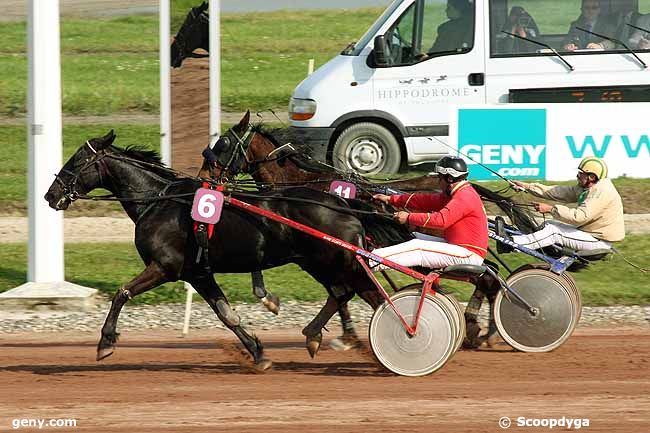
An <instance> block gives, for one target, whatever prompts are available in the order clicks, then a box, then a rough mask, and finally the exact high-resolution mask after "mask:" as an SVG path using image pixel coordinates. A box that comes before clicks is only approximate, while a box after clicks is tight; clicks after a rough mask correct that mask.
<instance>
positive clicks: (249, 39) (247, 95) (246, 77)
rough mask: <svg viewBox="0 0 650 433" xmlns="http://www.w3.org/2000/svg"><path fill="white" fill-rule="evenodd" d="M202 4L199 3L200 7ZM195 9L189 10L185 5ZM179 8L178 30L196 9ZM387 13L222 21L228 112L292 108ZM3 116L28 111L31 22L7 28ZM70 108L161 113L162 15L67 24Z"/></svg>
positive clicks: (0, 57) (2, 36)
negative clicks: (320, 68)
mask: <svg viewBox="0 0 650 433" xmlns="http://www.w3.org/2000/svg"><path fill="white" fill-rule="evenodd" d="M192 3H194V2H192ZM185 6H187V7H185ZM189 7H190V4H189V2H186V3H183V4H182V5H180V6H179V5H175V6H174V11H175V16H174V21H173V23H174V24H173V30H172V33H175V32H176V30H177V29H178V27H180V22H182V20H183V19H184V16H185V14H186V13H187V11H188V10H189ZM380 13H381V10H380V9H364V10H357V11H354V13H350V11H317V12H314V11H311V12H288V11H281V12H271V13H265V14H247V15H240V14H238V15H223V16H222V42H221V45H222V54H221V55H222V104H223V107H224V109H227V110H232V111H244V110H246V109H248V108H250V109H251V110H253V111H256V110H257V111H259V110H264V109H267V108H276V109H285V108H286V106H287V104H288V101H289V96H290V95H291V92H292V91H293V89H294V88H295V86H296V85H297V84H298V83H299V82H300V81H302V80H303V79H304V78H305V76H306V73H307V64H308V61H309V59H311V58H314V59H315V60H316V65H321V64H323V63H324V62H326V61H327V60H329V59H330V58H332V57H333V56H335V55H336V54H337V53H338V52H340V51H341V50H342V49H343V48H344V47H345V46H346V45H347V44H348V43H349V42H350V41H353V40H355V39H358V38H359V37H360V36H361V35H362V34H363V32H364V31H365V30H366V29H367V28H368V27H369V26H370V24H371V23H372V22H373V21H374V20H375V19H376V18H377V16H378V15H379V14H380ZM0 40H2V41H3V46H2V47H0V70H2V71H3V79H2V80H0V115H3V116H16V115H20V114H24V113H25V100H26V93H25V92H26V85H27V62H26V55H25V23H6V24H4V23H3V24H1V25H0ZM61 51H62V82H63V83H62V84H63V110H64V113H66V114H70V115H105V114H112V113H128V112H132V111H138V112H152V113H156V112H158V106H159V105H158V104H159V102H158V101H159V77H158V64H159V63H158V17H157V16H139V17H126V18H114V19H96V20H91V21H89V20H63V21H62V23H61Z"/></svg>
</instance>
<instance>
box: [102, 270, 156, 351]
mask: <svg viewBox="0 0 650 433" xmlns="http://www.w3.org/2000/svg"><path fill="white" fill-rule="evenodd" d="M167 281H168V279H167V277H166V276H165V273H164V272H163V270H162V269H161V268H160V266H159V265H158V264H157V263H155V262H152V263H150V264H149V265H148V266H147V267H146V268H145V269H144V271H142V272H141V273H140V274H139V275H138V276H137V277H135V278H134V279H132V280H131V281H129V282H128V283H127V284H125V285H124V286H122V287H120V288H119V289H117V292H115V295H114V296H113V301H112V302H111V309H110V311H109V312H108V316H106V320H105V321H104V326H103V327H102V336H101V339H100V340H99V343H98V344H97V361H100V360H102V359H104V358H106V357H107V356H110V355H112V354H113V351H114V350H115V343H116V342H117V338H118V336H119V335H120V334H119V333H118V332H116V329H117V319H118V317H119V316H120V311H121V310H122V307H123V306H124V304H126V302H127V301H128V300H129V299H132V298H133V297H134V296H137V295H139V294H141V293H144V292H146V291H148V290H151V289H153V288H154V287H158V286H159V285H161V284H163V283H165V282H167Z"/></svg>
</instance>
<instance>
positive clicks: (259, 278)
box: [251, 271, 280, 315]
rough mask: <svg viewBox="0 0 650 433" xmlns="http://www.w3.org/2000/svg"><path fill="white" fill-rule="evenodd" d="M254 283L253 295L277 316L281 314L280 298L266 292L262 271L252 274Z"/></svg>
mask: <svg viewBox="0 0 650 433" xmlns="http://www.w3.org/2000/svg"><path fill="white" fill-rule="evenodd" d="M251 279H252V283H253V295H255V296H257V298H258V299H259V300H260V301H262V304H263V305H264V306H265V307H266V309H267V310H269V311H270V312H271V313H273V314H275V315H277V314H278V313H279V312H280V298H279V297H277V296H276V295H274V294H273V293H271V292H269V291H268V290H266V287H265V285H264V276H263V275H262V271H255V272H251Z"/></svg>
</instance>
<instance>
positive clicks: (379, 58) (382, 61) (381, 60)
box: [373, 35, 388, 66]
mask: <svg viewBox="0 0 650 433" xmlns="http://www.w3.org/2000/svg"><path fill="white" fill-rule="evenodd" d="M373 52H374V55H375V65H377V66H387V65H388V44H387V43H386V36H385V35H379V36H376V37H375V46H374V51H373Z"/></svg>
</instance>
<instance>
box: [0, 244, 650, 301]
mask: <svg viewBox="0 0 650 433" xmlns="http://www.w3.org/2000/svg"><path fill="white" fill-rule="evenodd" d="M620 250H621V251H622V252H623V254H624V255H625V256H626V257H627V258H628V259H629V260H631V261H633V262H636V263H637V264H640V265H641V266H645V267H648V265H649V263H648V258H647V256H646V254H645V251H648V250H650V235H643V236H640V235H635V236H628V237H627V238H626V240H625V241H624V242H622V243H621V244H620ZM505 258H506V261H507V262H508V263H509V265H510V266H511V267H512V268H513V269H514V268H516V267H517V266H519V265H520V264H523V263H527V262H528V263H530V262H531V260H530V258H529V257H527V256H524V255H522V254H517V255H515V254H511V255H509V256H505ZM65 261H66V268H65V276H66V279H67V280H68V281H70V282H73V283H77V284H81V285H84V286H88V287H94V288H97V289H99V290H100V292H101V293H103V294H105V295H107V296H112V294H113V293H114V292H115V290H116V289H117V288H118V287H120V286H121V285H122V284H124V283H126V282H128V281H129V280H130V279H132V278H133V277H134V276H136V275H137V274H138V273H139V272H140V271H142V269H143V265H142V262H141V261H140V258H139V257H138V255H137V252H136V251H135V248H134V247H133V245H132V244H126V243H105V244H90V243H83V244H68V245H66V248H65ZM26 263H27V251H26V245H25V244H4V245H3V248H2V249H0V292H3V291H5V290H8V289H10V288H12V287H16V286H18V285H20V284H22V283H24V282H25V278H26V273H27V269H26V266H27V265H26ZM391 273H392V274H393V277H394V278H395V279H396V280H397V281H399V282H400V283H401V284H409V283H411V282H412V281H413V280H411V279H410V278H409V277H405V276H402V275H401V274H397V273H395V272H392V271H391ZM572 275H573V276H574V277H575V279H576V281H577V283H578V287H580V289H581V292H582V295H583V300H584V303H585V304H586V305H612V304H627V305H634V304H650V279H649V278H648V276H647V275H644V274H642V273H641V272H639V271H637V270H635V269H633V268H631V267H630V266H629V265H627V264H626V263H625V262H624V261H623V259H622V258H621V257H619V256H614V257H613V258H612V259H611V260H608V261H602V262H599V263H597V264H595V265H592V266H591V267H590V268H589V269H587V270H584V271H581V272H579V273H575V274H572ZM622 275H625V278H624V279H622V278H621V276H622ZM216 278H217V281H218V282H219V284H220V285H221V287H222V288H223V289H224V292H225V293H226V295H227V296H228V298H229V299H230V300H231V301H232V302H255V298H254V297H253V295H252V293H251V287H250V275H249V274H223V275H217V276H216ZM264 278H265V280H266V283H267V287H268V288H269V289H270V290H272V291H273V292H274V293H275V294H277V295H279V296H280V298H281V299H284V300H289V299H293V300H297V301H317V300H324V299H325V290H324V289H323V288H322V287H321V286H320V285H319V284H318V283H316V282H315V281H314V280H313V279H312V278H311V277H310V276H309V275H307V274H306V273H305V272H303V271H301V270H300V269H299V268H298V267H297V266H295V265H287V266H283V267H280V268H276V269H271V270H268V271H265V272H264ZM443 282H444V284H443V285H444V286H445V287H447V288H449V289H451V290H452V291H453V292H454V293H458V294H459V297H460V299H461V300H464V301H466V300H467V299H468V297H469V295H470V294H471V291H472V290H473V288H472V287H471V286H470V285H468V284H465V283H459V282H454V281H446V280H443ZM184 296H185V292H184V290H183V285H182V284H180V283H173V284H166V285H164V286H162V287H160V288H157V289H155V290H152V291H150V292H149V293H146V294H143V295H142V296H139V297H137V298H135V299H134V302H137V303H160V302H182V301H183V299H184Z"/></svg>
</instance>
